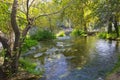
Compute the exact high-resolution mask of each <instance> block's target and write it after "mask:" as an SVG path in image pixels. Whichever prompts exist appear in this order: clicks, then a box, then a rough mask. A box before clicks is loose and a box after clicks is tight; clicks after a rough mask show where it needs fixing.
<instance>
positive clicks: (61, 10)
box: [34, 0, 74, 20]
mask: <svg viewBox="0 0 120 80" xmlns="http://www.w3.org/2000/svg"><path fill="white" fill-rule="evenodd" d="M73 1H74V0H71V1H70V2H69V3H68V4H67V5H66V6H64V7H63V8H62V9H60V10H59V11H56V12H53V13H48V14H42V15H39V16H37V17H34V20H36V19H37V18H39V17H42V16H50V15H54V14H58V13H61V12H63V11H64V10H65V9H66V8H68V7H69V6H70V5H71V3H72V2H73Z"/></svg>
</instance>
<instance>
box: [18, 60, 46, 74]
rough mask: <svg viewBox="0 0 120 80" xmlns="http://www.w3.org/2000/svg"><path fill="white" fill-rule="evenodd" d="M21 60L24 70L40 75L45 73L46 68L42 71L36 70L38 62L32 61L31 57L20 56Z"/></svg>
mask: <svg viewBox="0 0 120 80" xmlns="http://www.w3.org/2000/svg"><path fill="white" fill-rule="evenodd" d="M19 62H20V68H22V69H23V70H25V71H27V72H29V73H32V74H35V75H40V74H42V73H43V71H44V70H42V71H40V70H35V68H36V66H37V64H36V63H35V62H31V60H30V59H28V58H26V59H23V58H20V60H19Z"/></svg>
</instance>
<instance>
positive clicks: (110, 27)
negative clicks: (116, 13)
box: [108, 17, 112, 34]
mask: <svg viewBox="0 0 120 80" xmlns="http://www.w3.org/2000/svg"><path fill="white" fill-rule="evenodd" d="M109 33H112V17H110V19H109V24H108V34H109Z"/></svg>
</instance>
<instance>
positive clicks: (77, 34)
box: [71, 29, 86, 36]
mask: <svg viewBox="0 0 120 80" xmlns="http://www.w3.org/2000/svg"><path fill="white" fill-rule="evenodd" d="M71 36H86V34H85V32H84V31H83V30H79V29H74V30H73V31H72V33H71Z"/></svg>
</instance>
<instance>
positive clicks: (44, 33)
mask: <svg viewBox="0 0 120 80" xmlns="http://www.w3.org/2000/svg"><path fill="white" fill-rule="evenodd" d="M30 37H31V39H33V40H37V41H41V40H47V39H55V38H56V37H55V34H54V33H52V32H50V31H49V30H38V31H37V32H36V33H35V34H34V35H31V36H30Z"/></svg>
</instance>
